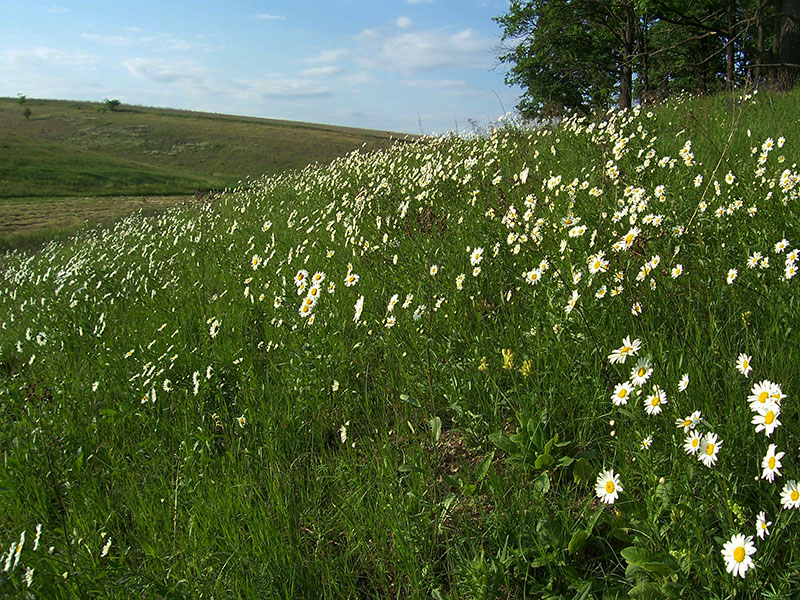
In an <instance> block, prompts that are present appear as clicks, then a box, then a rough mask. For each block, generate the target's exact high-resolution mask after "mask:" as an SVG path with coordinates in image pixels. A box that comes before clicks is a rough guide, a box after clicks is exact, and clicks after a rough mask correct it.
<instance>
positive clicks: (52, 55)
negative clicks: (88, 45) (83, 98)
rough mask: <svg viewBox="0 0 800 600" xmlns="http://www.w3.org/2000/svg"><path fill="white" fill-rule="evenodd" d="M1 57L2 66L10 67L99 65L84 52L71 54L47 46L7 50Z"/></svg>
mask: <svg viewBox="0 0 800 600" xmlns="http://www.w3.org/2000/svg"><path fill="white" fill-rule="evenodd" d="M0 56H2V57H3V60H2V61H0V64H2V63H5V65H6V66H9V67H26V66H32V65H44V66H48V67H49V66H70V67H88V66H92V65H94V64H96V63H97V60H96V59H95V58H94V57H93V56H91V55H89V54H85V53H83V52H78V53H69V52H64V51H63V50H56V49H55V48H47V47H46V46H38V47H36V48H26V49H20V48H13V49H11V50H6V51H5V52H3V53H2V54H0Z"/></svg>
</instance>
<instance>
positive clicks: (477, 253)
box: [469, 248, 483, 267]
mask: <svg viewBox="0 0 800 600" xmlns="http://www.w3.org/2000/svg"><path fill="white" fill-rule="evenodd" d="M482 260H483V248H475V250H473V251H472V255H471V256H470V257H469V262H470V264H472V266H473V267H477V266H478V265H479V264H481V261H482Z"/></svg>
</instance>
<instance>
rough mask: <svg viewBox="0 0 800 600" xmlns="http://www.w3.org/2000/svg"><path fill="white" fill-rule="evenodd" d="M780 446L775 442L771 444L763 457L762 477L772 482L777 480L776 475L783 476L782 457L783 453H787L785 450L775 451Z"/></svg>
mask: <svg viewBox="0 0 800 600" xmlns="http://www.w3.org/2000/svg"><path fill="white" fill-rule="evenodd" d="M777 449H778V447H777V446H776V445H775V444H770V445H769V448H767V454H766V455H765V456H764V458H763V459H761V468H762V471H761V479H766V480H767V481H769V482H770V483H772V482H773V481H775V476H776V475H778V476H779V477H780V476H781V472H780V470H779V469H780V468H781V467H782V466H783V465H782V464H781V459H782V458H783V455H784V454H786V453H785V452H775V450H777Z"/></svg>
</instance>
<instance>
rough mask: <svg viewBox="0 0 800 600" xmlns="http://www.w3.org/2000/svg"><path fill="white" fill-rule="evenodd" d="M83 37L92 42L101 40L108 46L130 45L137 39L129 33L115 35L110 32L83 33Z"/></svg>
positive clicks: (101, 42)
mask: <svg viewBox="0 0 800 600" xmlns="http://www.w3.org/2000/svg"><path fill="white" fill-rule="evenodd" d="M81 37H82V38H83V39H85V40H89V41H90V42H99V43H100V44H106V45H107V46H130V45H131V44H133V43H134V42H135V41H136V39H135V38H133V37H131V36H129V35H114V34H110V33H82V34H81Z"/></svg>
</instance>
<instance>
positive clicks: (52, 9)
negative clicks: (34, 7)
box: [47, 6, 69, 15]
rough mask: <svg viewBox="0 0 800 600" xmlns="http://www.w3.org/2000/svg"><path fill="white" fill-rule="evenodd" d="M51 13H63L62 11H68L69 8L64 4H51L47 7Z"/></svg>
mask: <svg viewBox="0 0 800 600" xmlns="http://www.w3.org/2000/svg"><path fill="white" fill-rule="evenodd" d="M47 12H49V13H50V14H51V15H63V14H64V13H68V12H69V9H68V8H66V7H64V6H51V7H50V8H48V9H47Z"/></svg>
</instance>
